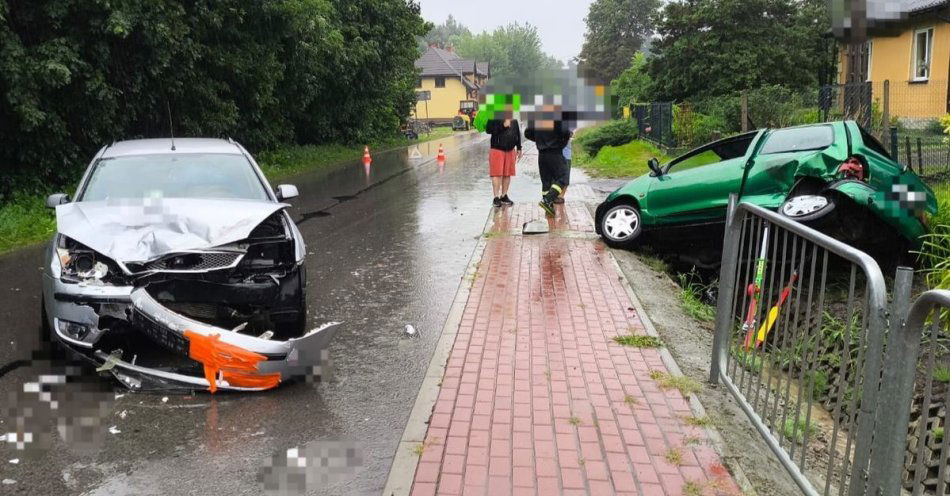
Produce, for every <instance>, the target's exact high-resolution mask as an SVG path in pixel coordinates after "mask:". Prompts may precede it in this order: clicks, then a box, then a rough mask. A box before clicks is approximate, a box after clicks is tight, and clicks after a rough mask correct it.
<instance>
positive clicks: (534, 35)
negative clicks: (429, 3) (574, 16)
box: [421, 15, 561, 80]
mask: <svg viewBox="0 0 950 496" xmlns="http://www.w3.org/2000/svg"><path fill="white" fill-rule="evenodd" d="M421 42H422V43H423V48H424V47H425V46H428V45H430V44H431V45H435V46H437V47H439V48H447V47H449V46H451V47H453V48H454V49H455V52H456V53H458V54H459V55H460V56H462V57H465V58H467V59H475V60H477V61H479V62H488V63H489V64H490V65H491V75H492V77H493V78H495V77H500V78H514V79H516V80H517V79H525V78H529V77H531V76H532V75H533V74H534V73H536V72H537V71H539V70H543V69H549V68H557V67H560V66H561V62H560V61H559V60H557V59H556V58H554V57H552V56H550V55H548V54H546V53H544V51H543V50H542V48H541V37H540V36H539V35H538V28H536V27H535V26H532V25H531V24H528V23H525V24H521V23H517V22H515V23H511V24H508V25H506V26H502V27H499V28H496V29H494V30H492V31H482V32H481V33H472V32H471V31H470V30H469V29H468V28H467V27H465V26H463V25H462V24H460V23H459V22H458V21H456V20H455V18H454V17H452V16H451V15H450V16H449V17H448V18H447V19H446V20H445V22H444V23H442V24H439V25H436V26H433V27H432V28H431V29H430V30H429V32H428V33H427V34H426V35H425V36H424V37H422V38H421Z"/></svg>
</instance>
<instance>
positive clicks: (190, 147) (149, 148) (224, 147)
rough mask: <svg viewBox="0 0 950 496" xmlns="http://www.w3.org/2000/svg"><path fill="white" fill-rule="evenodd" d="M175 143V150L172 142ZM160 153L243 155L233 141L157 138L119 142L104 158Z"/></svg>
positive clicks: (112, 146) (111, 147)
mask: <svg viewBox="0 0 950 496" xmlns="http://www.w3.org/2000/svg"><path fill="white" fill-rule="evenodd" d="M173 141H174V146H175V148H174V150H173V149H172V142H173ZM159 153H225V154H230V155H241V154H242V151H241V148H240V147H239V146H238V144H237V143H235V142H233V141H231V140H223V139H215V138H175V139H174V140H172V139H171V138H156V139H138V140H128V141H119V142H116V143H113V144H111V145H109V146H108V147H106V149H105V152H104V153H103V154H102V158H113V157H124V156H129V155H152V154H159Z"/></svg>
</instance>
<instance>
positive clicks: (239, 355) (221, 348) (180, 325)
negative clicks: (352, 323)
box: [96, 288, 339, 393]
mask: <svg viewBox="0 0 950 496" xmlns="http://www.w3.org/2000/svg"><path fill="white" fill-rule="evenodd" d="M131 300H132V322H133V325H134V327H135V328H137V329H138V330H140V331H141V332H143V333H145V334H146V335H147V336H148V337H150V338H151V339H153V340H154V341H156V342H157V343H159V344H161V345H162V346H163V347H165V348H167V349H169V350H171V351H173V352H175V353H178V354H180V355H184V356H187V357H189V358H191V359H192V360H195V361H196V362H199V363H200V364H201V365H202V367H203V369H204V376H203V377H197V376H191V375H185V374H178V373H174V372H168V371H164V370H157V369H151V368H146V367H139V366H136V365H135V364H134V363H129V362H125V361H123V360H121V359H118V358H117V357H115V356H110V355H108V354H106V353H103V352H101V351H97V352H96V356H97V357H98V358H99V359H101V360H104V361H106V362H108V363H109V364H111V365H110V368H111V369H112V371H113V374H115V375H116V376H117V377H118V378H119V380H120V381H122V382H124V383H125V384H127V385H130V386H132V387H135V382H136V379H135V377H134V376H150V377H149V378H150V379H154V380H158V381H159V382H162V383H168V382H173V383H181V384H185V385H188V386H191V387H195V386H198V387H206V388H208V390H209V391H211V392H212V393H213V392H215V391H217V390H218V389H222V390H235V391H260V390H265V389H271V388H274V387H277V386H278V385H279V384H280V383H281V382H284V381H287V380H289V379H292V378H299V377H308V376H309V377H318V376H320V375H322V373H323V372H324V371H323V370H322V368H321V367H323V366H325V365H326V361H327V360H326V359H327V347H328V345H329V343H330V340H331V339H332V338H333V336H334V334H335V333H336V330H337V326H338V325H339V322H331V323H328V324H325V325H323V326H321V327H318V328H316V329H314V330H312V331H310V332H308V333H306V334H305V335H303V336H301V337H299V338H293V339H288V340H286V341H275V340H271V339H267V338H266V337H255V336H251V335H247V334H241V333H240V332H237V331H232V330H228V329H223V328H220V327H216V326H213V325H209V324H206V323H203V322H199V321H197V320H194V319H191V318H188V317H185V316H183V315H181V314H179V313H176V312H174V311H172V310H170V309H168V308H166V307H165V306H163V305H162V304H161V303H159V302H158V301H156V300H155V299H154V298H153V297H152V296H151V295H149V294H148V293H147V292H146V291H145V289H143V288H139V289H136V290H134V291H132V294H131ZM143 378H144V377H143Z"/></svg>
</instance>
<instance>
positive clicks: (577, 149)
mask: <svg viewBox="0 0 950 496" xmlns="http://www.w3.org/2000/svg"><path fill="white" fill-rule="evenodd" d="M573 154H574V159H573V164H574V165H575V166H577V167H581V168H583V169H584V170H586V171H587V172H588V173H589V174H590V175H591V176H594V177H608V178H617V177H637V176H642V175H643V174H646V173H647V172H650V168H649V167H648V166H647V160H650V159H651V158H654V157H655V158H656V159H657V160H659V161H660V163H663V162H666V161H667V160H669V157H667V156H666V155H665V154H664V153H663V152H662V151H660V150H659V149H658V148H657V147H655V146H653V144H652V143H649V142H646V141H639V140H634V141H631V142H630V143H627V144H626V145H620V146H605V147H603V148H601V149H600V151H599V152H598V153H597V155H596V156H594V157H591V156H590V155H588V154H587V153H586V152H585V151H584V149H583V147H581V146H580V145H579V144H577V143H576V142H575V143H574V145H573Z"/></svg>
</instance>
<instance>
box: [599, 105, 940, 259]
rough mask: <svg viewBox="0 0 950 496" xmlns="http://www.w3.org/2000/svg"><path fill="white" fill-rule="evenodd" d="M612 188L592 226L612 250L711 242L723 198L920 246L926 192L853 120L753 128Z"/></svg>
mask: <svg viewBox="0 0 950 496" xmlns="http://www.w3.org/2000/svg"><path fill="white" fill-rule="evenodd" d="M649 166H650V169H651V171H652V172H650V173H649V174H646V175H643V176H641V177H638V178H637V179H634V180H633V181H630V182H629V183H627V184H625V185H624V186H622V187H620V188H619V189H617V190H616V191H614V192H613V193H611V194H610V195H609V196H607V199H606V200H605V201H604V202H603V203H602V204H600V205H599V206H598V207H597V211H596V214H595V222H596V224H595V227H596V230H597V233H598V234H600V235H601V236H602V237H603V239H604V241H605V242H606V243H607V244H608V245H609V246H612V247H615V248H631V247H633V246H634V245H636V244H637V243H639V242H641V241H645V240H649V241H651V242H658V243H662V244H667V243H674V244H684V243H687V244H688V243H691V242H692V243H694V244H695V243H700V244H702V245H706V246H710V242H709V240H710V239H711V238H710V236H716V235H718V236H719V237H718V238H715V241H714V242H713V243H712V244H715V245H717V246H719V245H720V240H721V239H722V237H721V236H722V227H723V224H724V221H725V216H726V207H727V204H728V201H729V195H730V194H732V193H735V194H737V195H738V197H739V201H740V202H748V203H752V204H755V205H758V206H760V207H764V208H769V209H772V210H775V211H778V212H779V213H780V214H782V215H784V216H786V217H789V218H791V219H794V220H796V221H799V222H803V223H805V224H808V225H811V226H812V227H815V228H816V229H819V230H821V231H823V232H825V233H826V234H829V235H831V236H832V237H835V238H837V239H840V240H842V241H844V242H847V243H851V244H856V245H868V246H878V247H879V246H881V243H885V244H886V246H888V247H893V248H898V249H903V250H906V249H909V248H914V247H918V246H920V242H921V240H920V237H921V235H922V234H924V233H925V232H926V230H927V226H926V223H927V218H928V215H933V214H935V213H936V212H937V201H936V198H935V197H934V194H933V191H932V190H931V189H930V188H929V187H927V186H926V185H925V184H924V183H923V182H922V181H921V180H920V178H919V177H917V175H916V174H914V172H913V171H911V170H909V169H907V168H906V167H904V166H902V165H900V164H899V163H897V162H896V161H895V160H894V159H892V158H891V157H890V155H889V154H888V152H887V151H886V150H885V149H884V147H883V146H882V145H881V143H880V142H879V141H878V140H877V139H876V138H874V136H872V135H871V134H869V133H868V132H867V131H865V130H864V129H862V128H861V127H860V126H859V125H858V124H857V123H855V122H854V121H838V122H828V123H822V124H811V125H807V126H797V127H789V128H783V129H760V130H758V131H753V132H748V133H743V134H739V135H737V136H732V137H729V138H725V139H721V140H719V141H715V142H712V143H709V144H707V145H704V146H701V147H699V148H696V149H694V150H692V151H690V152H688V153H686V154H685V155H682V156H680V157H677V158H675V159H673V160H671V161H669V162H668V163H666V164H663V165H660V164H659V163H658V162H657V161H656V159H652V160H650V162H649Z"/></svg>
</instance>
